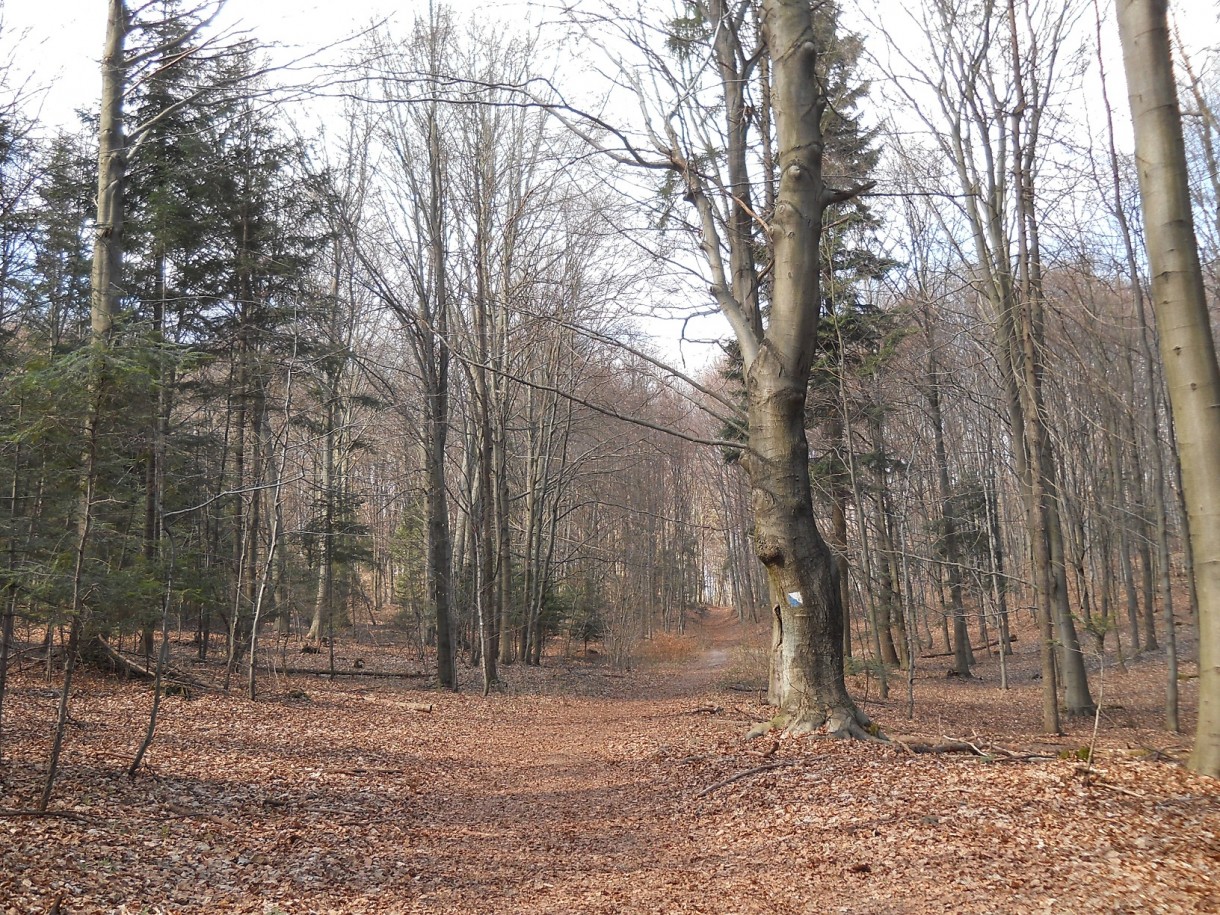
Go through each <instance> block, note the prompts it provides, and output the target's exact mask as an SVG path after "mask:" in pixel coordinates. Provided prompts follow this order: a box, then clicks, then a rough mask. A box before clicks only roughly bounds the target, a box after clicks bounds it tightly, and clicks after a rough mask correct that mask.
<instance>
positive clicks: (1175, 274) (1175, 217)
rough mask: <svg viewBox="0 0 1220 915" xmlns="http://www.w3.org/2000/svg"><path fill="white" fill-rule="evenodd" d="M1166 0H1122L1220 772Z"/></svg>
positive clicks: (1218, 650) (1211, 585) (1209, 394)
mask: <svg viewBox="0 0 1220 915" xmlns="http://www.w3.org/2000/svg"><path fill="white" fill-rule="evenodd" d="M1166 6H1167V4H1166V0H1118V24H1119V35H1120V37H1121V40H1122V45H1123V62H1124V65H1125V67H1126V71H1127V86H1128V93H1129V97H1130V102H1131V117H1132V122H1133V124H1134V127H1135V147H1136V149H1135V157H1136V162H1137V163H1138V166H1139V183H1140V199H1141V202H1142V206H1143V212H1144V232H1145V236H1146V239H1147V245H1148V261H1149V265H1150V267H1151V269H1152V298H1153V303H1154V307H1155V310H1156V317H1157V329H1158V331H1159V334H1160V341H1161V360H1162V363H1163V365H1164V370H1165V380H1166V383H1167V386H1168V388H1169V398H1170V405H1171V407H1172V409H1173V418H1174V430H1175V436H1176V440H1177V446H1178V457H1179V460H1180V461H1181V466H1182V487H1183V490H1184V493H1185V499H1186V507H1187V512H1188V516H1187V534H1188V536H1189V537H1190V538H1191V540H1192V543H1193V546H1194V567H1195V586H1196V592H1197V594H1198V599H1199V630H1200V633H1199V634H1200V637H1199V718H1198V727H1197V730H1196V732H1195V746H1194V750H1193V751H1192V753H1191V756H1190V767H1191V768H1192V769H1194V770H1195V771H1196V772H1201V773H1203V774H1205V775H1210V776H1211V777H1213V778H1216V777H1220V408H1218V407H1217V405H1220V366H1218V365H1217V360H1216V346H1215V341H1214V340H1213V338H1212V330H1211V321H1210V317H1209V315H1208V310H1207V302H1206V300H1205V297H1204V292H1203V274H1202V271H1201V269H1200V266H1199V252H1198V247H1197V245H1196V243H1195V236H1194V226H1193V222H1192V214H1191V203H1190V189H1189V183H1188V173H1187V167H1186V151H1185V144H1184V142H1183V139H1182V122H1181V114H1180V111H1179V108H1178V100H1177V90H1176V87H1175V84H1174V77H1173V64H1172V59H1171V56H1170V47H1169V29H1168V22H1167V18H1168V17H1167V9H1166Z"/></svg>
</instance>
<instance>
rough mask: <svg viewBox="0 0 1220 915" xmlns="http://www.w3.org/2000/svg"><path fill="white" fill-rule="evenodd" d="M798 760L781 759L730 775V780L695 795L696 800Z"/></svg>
mask: <svg viewBox="0 0 1220 915" xmlns="http://www.w3.org/2000/svg"><path fill="white" fill-rule="evenodd" d="M795 761H796V760H792V759H781V760H780V761H779V762H773V763H767V764H766V765H762V766H755V767H754V768H753V769H746V770H745V771H744V772H738V773H737V774H736V775H730V776H729V777H728V778H722V779H721V780H720V781H718V782H713V783H712V784H710V785H708V786H707V787H706V788H704V789H703V790H702V791H700V792H699V793H698V794H696V795H695V797H696V798H700V797H703V796H705V795H708V794H711V793H712V792H713V791H718V790H720V789H721V788H723V787H724V786H725V785H731V784H733V782H737V781H741V780H742V779H743V778H749V777H750V776H752V775H758V774H759V773H761V772H769V771H771V770H772V769H782V768H783V767H784V766H791V765H792V764H793V763H794V762H795Z"/></svg>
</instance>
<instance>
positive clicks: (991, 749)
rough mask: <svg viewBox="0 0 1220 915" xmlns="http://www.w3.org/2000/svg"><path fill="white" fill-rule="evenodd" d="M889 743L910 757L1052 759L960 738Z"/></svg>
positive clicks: (892, 739) (898, 739)
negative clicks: (949, 756)
mask: <svg viewBox="0 0 1220 915" xmlns="http://www.w3.org/2000/svg"><path fill="white" fill-rule="evenodd" d="M889 740H890V743H892V744H894V746H896V747H900V748H901V749H903V750H905V751H906V752H907V753H909V754H911V755H912V756H914V755H916V754H921V753H963V754H966V755H969V756H978V757H981V758H985V759H993V760H996V761H997V762H1019V761H1023V760H1031V759H1054V758H1055V757H1053V756H1048V755H1046V754H1045V753H1014V752H1013V751H1012V750H1009V749H1008V748H1006V747H998V746H994V745H991V744H985V743H981V742H972V741H969V740H964V739H962V738H960V737H943V736H942V737H941V738H940V740H938V741H933V740H931V739H929V738H926V737H890V739H889Z"/></svg>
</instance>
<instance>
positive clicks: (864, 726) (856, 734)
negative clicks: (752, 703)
mask: <svg viewBox="0 0 1220 915" xmlns="http://www.w3.org/2000/svg"><path fill="white" fill-rule="evenodd" d="M772 731H782V732H783V733H784V734H785V735H786V736H789V737H805V736H808V735H811V734H824V735H826V736H829V737H841V738H845V739H846V738H850V739H852V740H865V741H869V742H870V743H888V742H889V741H888V739H887V738H886V737H885V735H884V734H882V733H881V731H880V730H879V729H878V728H877V726H876V725H875V724H873V722H872V721H871V720H869V717H868V716H867V715H865V714H864V713H863V712H862V711H860V710H859V709H857V708H856V707H855V706H851V705H847V706H836V707H834V708H830V709H826V710H825V712H824V714H823V715H821V716H818V715H809V714H803V715H799V716H794V715H793V714H792V713H791V712H780V713H779V714H777V715H775V716H774V717H773V718H770V719H769V720H767V721H762V722H759V723H758V724H756V725H754V727H752V728H750V730H749V731H748V732H746V738H745V739H746V740H753V739H754V738H755V737H762V736H763V735H764V734H770V733H771V732H772Z"/></svg>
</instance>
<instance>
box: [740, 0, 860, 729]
mask: <svg viewBox="0 0 1220 915" xmlns="http://www.w3.org/2000/svg"><path fill="white" fill-rule="evenodd" d="M763 31H764V36H765V40H766V43H767V48H768V52H769V55H770V60H771V66H772V69H771V77H772V86H771V89H772V93H771V99H772V104H773V105H774V114H775V128H776V137H777V141H778V142H777V154H778V166H779V185H778V194H777V197H776V204H775V212H774V215H773V217H772V223H771V237H772V242H773V255H774V269H773V278H774V279H773V288H772V297H771V317H770V323H769V325H768V327H767V330H766V333H765V334H764V335H763V336H762V339H761V340H758V339H757V338H755V339H754V340H745V339H741V338H742V330H744V329H745V326H747V325H748V323H749V322H748V321H740V320H738V321H736V322H734V324H735V327H736V328H737V329H738V337H739V342H741V343H742V352H743V356H745V362H746V364H745V381H746V392H747V398H748V413H749V449H748V452H747V454H746V458H745V466H746V469H747V471H748V472H749V474H750V488H751V495H752V502H753V506H754V522H755V542H756V547H757V550H758V557H759V559H761V560H762V562H763V565H765V566H766V568H767V573H768V575H769V577H770V579H771V584H772V590H773V591H774V592H776V593H777V596H779V597H780V598H781V601H780V607H779V613H778V617H779V624H780V632H779V658H778V660H779V671H778V677H777V684H776V686H777V693H778V696H777V698H778V700H779V705H780V711H781V716H782V718H783V720H784V725H785V727H786V728H787V730H788V731H790V732H794V733H801V732H807V731H811V730H813V729H815V728H818V727H820V726H822V725H823V724H826V725H827V727H828V729H829V730H830V731H832V732H834V733H841V734H856V735H861V734H862V733H863V731H862V728H863V727H865V726H867V724H868V720H867V718H865V716H864V715H863V714H861V713H860V712H859V711H858V710H857V709H856V707H855V704H854V703H853V702H852V700H851V697H850V696H849V695H848V693H847V687H846V685H845V683H844V681H843V606H842V601H841V598H840V592H839V582H838V578H837V576H836V575H835V564H834V557H833V556H832V555H831V553H830V550H829V548H828V547H827V546H826V542H825V541H824V540H823V539H822V536H821V534H820V533H819V532H818V529H817V525H816V523H815V521H814V517H813V495H812V491H811V489H810V484H809V443H808V441H807V440H806V437H805V422H804V420H805V398H806V392H807V389H808V381H809V369H810V363H811V359H812V350H813V343H814V340H815V337H816V334H817V320H818V311H819V308H820V305H821V301H820V290H819V273H820V269H821V262H820V259H819V253H818V241H819V237H820V234H821V229H822V213H823V210H824V208H825V207H826V205H827V204H828V203H829V202H830V195H829V194H828V193H827V190H826V187H825V185H824V184H823V181H822V161H821V157H822V148H823V143H822V131H821V117H822V112H823V110H824V108H825V99H824V98H823V97H822V96H821V95H820V93H819V90H818V86H819V80H818V77H817V75H816V72H815V62H816V58H817V53H816V47H815V43H814V36H813V23H812V16H811V9H810V4H809V3H808V0H766V2H765V3H764V4H763Z"/></svg>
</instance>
